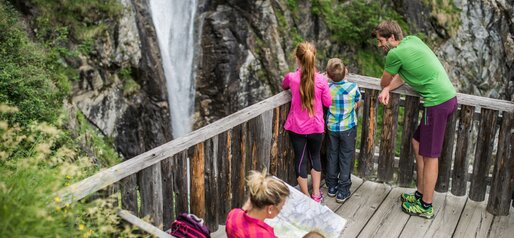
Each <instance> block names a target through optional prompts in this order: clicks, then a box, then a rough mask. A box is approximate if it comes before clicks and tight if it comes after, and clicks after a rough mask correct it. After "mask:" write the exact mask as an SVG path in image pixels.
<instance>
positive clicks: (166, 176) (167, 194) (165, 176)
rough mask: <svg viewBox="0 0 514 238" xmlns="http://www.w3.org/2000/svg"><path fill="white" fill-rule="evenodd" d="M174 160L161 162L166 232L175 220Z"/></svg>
mask: <svg viewBox="0 0 514 238" xmlns="http://www.w3.org/2000/svg"><path fill="white" fill-rule="evenodd" d="M174 163H175V162H174V160H173V159H172V158H171V157H170V158H168V159H165V160H163V161H161V172H162V173H161V174H162V213H163V214H162V221H163V225H164V230H167V229H169V228H170V225H171V222H172V221H173V220H175V217H176V215H175V202H174V201H173V197H174V195H175V192H174V191H173V184H174V182H175V181H173V164H174Z"/></svg>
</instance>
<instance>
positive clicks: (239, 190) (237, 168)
mask: <svg viewBox="0 0 514 238" xmlns="http://www.w3.org/2000/svg"><path fill="white" fill-rule="evenodd" d="M245 127H246V123H244V124H242V125H238V126H236V127H234V128H232V130H231V135H232V138H231V151H232V160H233V163H232V168H231V171H232V173H231V176H232V177H231V180H232V182H231V184H232V207H241V206H242V205H243V203H244V201H243V200H244V198H245V194H244V191H245V190H244V187H245V177H246V173H245V170H246V154H245V151H244V150H245V146H246V145H245V143H246V142H245V140H246V138H245V137H244V135H243V130H244V129H243V128H245ZM236 161H237V163H236Z"/></svg>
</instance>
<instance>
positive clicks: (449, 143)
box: [435, 112, 458, 193]
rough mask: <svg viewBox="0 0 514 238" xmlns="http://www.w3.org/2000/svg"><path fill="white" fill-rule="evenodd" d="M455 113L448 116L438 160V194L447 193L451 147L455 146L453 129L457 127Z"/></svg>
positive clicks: (451, 157) (436, 187) (450, 167)
mask: <svg viewBox="0 0 514 238" xmlns="http://www.w3.org/2000/svg"><path fill="white" fill-rule="evenodd" d="M457 114H458V113H457V112H454V113H453V114H452V115H451V116H450V120H448V123H447V124H446V129H445V134H444V142H443V148H442V151H441V157H440V158H439V173H438V175H437V183H436V186H435V190H436V191H437V192H440V193H446V192H448V187H449V185H450V176H451V169H452V159H453V145H454V144H455V127H456V125H457Z"/></svg>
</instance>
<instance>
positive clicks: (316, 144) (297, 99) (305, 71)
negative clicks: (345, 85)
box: [282, 42, 332, 202]
mask: <svg viewBox="0 0 514 238" xmlns="http://www.w3.org/2000/svg"><path fill="white" fill-rule="evenodd" d="M295 55H296V63H297V64H298V70H296V72H290V73H288V74H286V76H285V77H284V81H282V88H283V89H285V90H287V89H290V90H291V108H290V110H289V115H287V120H286V124H285V125H284V128H285V129H286V130H288V131H289V136H290V138H291V142H292V144H293V149H294V153H295V158H296V160H295V172H296V178H297V180H298V184H299V185H300V189H301V190H302V192H303V193H304V194H306V195H307V196H308V195H309V190H308V188H307V161H310V163H311V165H312V170H311V171H310V172H311V176H312V195H311V198H312V199H314V200H315V201H316V202H321V201H322V200H323V194H322V193H321V191H320V189H319V188H320V180H321V161H320V149H321V141H322V137H323V132H324V129H325V121H324V119H323V106H325V107H328V106H330V104H331V103H332V97H331V96H330V89H329V88H328V82H327V80H326V79H325V78H324V76H323V75H321V74H319V73H317V72H316V67H315V65H314V63H315V59H316V48H314V45H312V44H311V43H309V42H304V43H301V44H299V45H298V46H297V47H296V51H295Z"/></svg>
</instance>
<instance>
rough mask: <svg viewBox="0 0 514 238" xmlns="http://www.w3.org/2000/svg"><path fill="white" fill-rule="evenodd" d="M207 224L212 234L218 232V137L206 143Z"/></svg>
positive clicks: (205, 204)
mask: <svg viewBox="0 0 514 238" xmlns="http://www.w3.org/2000/svg"><path fill="white" fill-rule="evenodd" d="M204 144H205V148H204V151H205V154H204V155H205V203H204V204H203V205H204V206H205V212H206V215H205V224H206V225H207V227H208V228H209V230H210V232H215V231H216V230H218V224H219V222H220V221H219V220H218V210H219V204H220V199H222V198H221V197H219V193H218V187H219V186H218V184H219V183H218V175H219V173H218V158H217V157H218V137H217V136H215V137H213V138H211V139H209V140H207V141H205V143H204Z"/></svg>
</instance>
